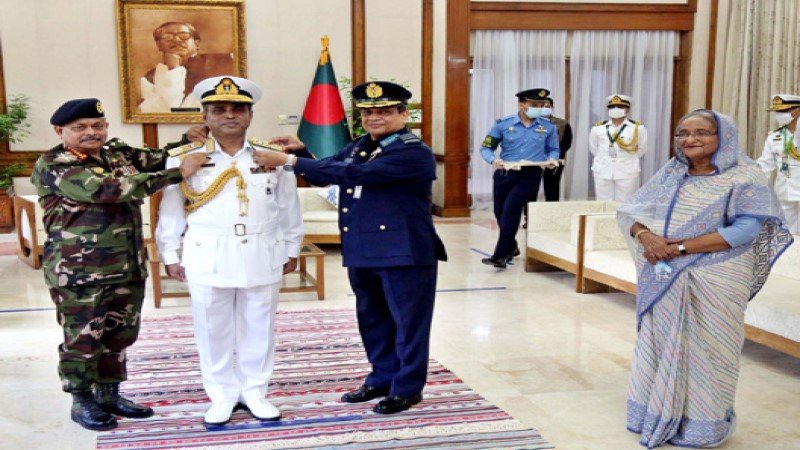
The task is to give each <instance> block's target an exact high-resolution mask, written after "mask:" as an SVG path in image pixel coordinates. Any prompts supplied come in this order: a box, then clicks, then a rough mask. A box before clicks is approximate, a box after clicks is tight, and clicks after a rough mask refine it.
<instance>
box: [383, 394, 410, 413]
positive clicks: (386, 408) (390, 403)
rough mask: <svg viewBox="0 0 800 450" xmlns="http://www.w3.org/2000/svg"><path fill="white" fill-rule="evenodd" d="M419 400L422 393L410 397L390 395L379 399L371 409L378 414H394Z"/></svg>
mask: <svg viewBox="0 0 800 450" xmlns="http://www.w3.org/2000/svg"><path fill="white" fill-rule="evenodd" d="M421 401H422V394H417V395H412V396H411V397H399V396H397V395H391V396H389V397H386V398H385V399H383V400H381V401H379V402H378V404H377V405H375V407H374V408H372V410H373V411H375V412H376V413H378V414H394V413H399V412H401V411H405V410H407V409H408V408H411V407H412V406H414V405H416V404H417V403H419V402H421Z"/></svg>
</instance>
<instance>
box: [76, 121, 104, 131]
mask: <svg viewBox="0 0 800 450" xmlns="http://www.w3.org/2000/svg"><path fill="white" fill-rule="evenodd" d="M67 128H69V129H70V131H72V132H73V133H83V132H84V131H86V129H87V128H91V129H92V130H94V131H98V132H99V131H103V130H105V129H106V124H104V123H96V124H93V125H73V126H71V127H67Z"/></svg>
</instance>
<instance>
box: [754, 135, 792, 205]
mask: <svg viewBox="0 0 800 450" xmlns="http://www.w3.org/2000/svg"><path fill="white" fill-rule="evenodd" d="M781 130H783V127H781V128H778V129H777V130H775V131H773V132H772V133H770V134H769V135H767V139H766V140H765V141H764V151H763V152H762V153H761V157H760V158H758V161H757V162H758V165H759V167H761V170H763V171H764V172H765V173H766V174H767V176H769V175H770V174H771V173H772V171H773V170H777V174H776V175H775V194H776V195H777V196H778V199H779V200H783V201H790V202H798V201H800V161H798V160H796V159H794V158H792V157H791V156H789V157H787V158H786V163H787V164H788V165H789V175H790V177H789V178H786V175H784V174H783V173H782V172H781V170H780V169H781V164H782V163H783V133H782V131H781ZM790 136H792V133H791V132H789V131H788V130H787V137H790ZM799 138H800V136H797V135H795V137H794V145H797V144H798V139H799Z"/></svg>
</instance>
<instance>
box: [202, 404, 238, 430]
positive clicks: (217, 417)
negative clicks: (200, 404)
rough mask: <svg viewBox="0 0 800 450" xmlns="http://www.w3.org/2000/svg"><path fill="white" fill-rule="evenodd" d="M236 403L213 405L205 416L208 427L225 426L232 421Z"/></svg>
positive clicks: (204, 419) (204, 420) (204, 421)
mask: <svg viewBox="0 0 800 450" xmlns="http://www.w3.org/2000/svg"><path fill="white" fill-rule="evenodd" d="M234 406H236V403H227V402H226V403H212V404H211V408H208V411H206V414H205V415H204V416H203V423H205V424H206V425H224V424H226V423H228V422H230V421H231V414H233V408H234Z"/></svg>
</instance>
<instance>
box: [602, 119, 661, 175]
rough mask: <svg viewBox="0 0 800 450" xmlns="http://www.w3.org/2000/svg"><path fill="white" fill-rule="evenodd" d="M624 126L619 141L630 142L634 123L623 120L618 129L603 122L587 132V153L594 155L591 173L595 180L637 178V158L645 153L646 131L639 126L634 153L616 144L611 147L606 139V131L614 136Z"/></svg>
mask: <svg viewBox="0 0 800 450" xmlns="http://www.w3.org/2000/svg"><path fill="white" fill-rule="evenodd" d="M622 125H626V126H625V129H624V130H622V135H621V136H620V137H619V139H621V140H623V141H625V142H630V141H631V139H632V138H633V133H634V129H635V128H636V122H634V121H632V120H630V119H625V121H624V122H622V124H620V126H619V127H615V126H614V124H613V123H611V120H608V121H606V122H603V123H602V124H600V125H596V126H594V127H592V129H591V131H590V132H589V151H590V152H591V153H592V155H594V162H593V163H592V172H593V173H594V176H595V178H600V179H605V180H624V179H628V178H636V177H638V176H639V172H640V171H641V168H640V166H639V158H641V157H642V156H643V155H644V154H645V153H646V152H647V129H645V127H644V126H643V125H641V124H640V125H639V138H638V143H637V146H636V152H635V153H628V152H626V151H625V150H622V149H621V148H619V147H618V146H617V144H616V142H615V143H614V144H613V145H612V144H611V140H610V139H609V138H608V134H607V132H606V129H608V133H611V136H612V137H613V136H615V135H616V133H617V130H618V129H619V128H620V127H622Z"/></svg>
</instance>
